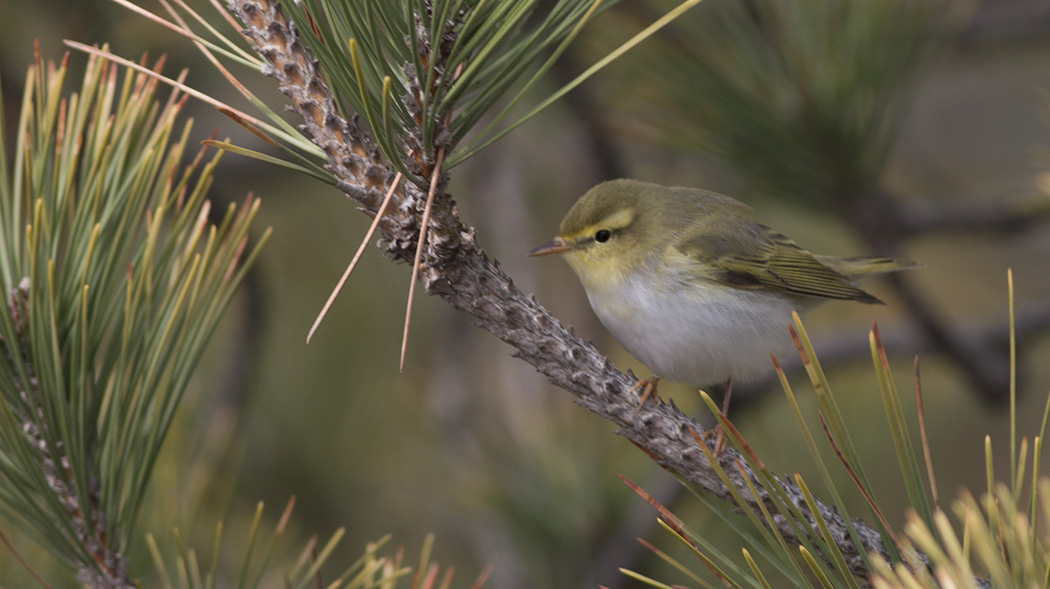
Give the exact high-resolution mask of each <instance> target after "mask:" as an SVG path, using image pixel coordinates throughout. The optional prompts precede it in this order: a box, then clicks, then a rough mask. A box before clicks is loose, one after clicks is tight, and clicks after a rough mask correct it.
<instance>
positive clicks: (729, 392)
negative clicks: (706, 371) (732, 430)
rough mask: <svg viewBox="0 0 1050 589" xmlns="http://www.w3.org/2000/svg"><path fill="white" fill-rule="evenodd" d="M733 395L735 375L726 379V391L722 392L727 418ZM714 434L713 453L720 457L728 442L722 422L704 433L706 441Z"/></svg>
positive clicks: (723, 414)
mask: <svg viewBox="0 0 1050 589" xmlns="http://www.w3.org/2000/svg"><path fill="white" fill-rule="evenodd" d="M732 396H733V377H729V378H727V379H726V386H725V392H724V393H723V394H722V417H725V418H727V419H728V417H729V398H730V397H732ZM712 435H713V436H714V437H715V443H714V448H712V453H713V454H714V455H715V458H718V457H719V456H721V455H722V452H724V451H725V449H726V442H727V440H726V432H725V429H724V428H723V427H722V424H721V423H719V424H718V425H716V426H715V429H713V430H710V431H708V432H707V433H706V434H704V441H705V442H706V441H707V439H708V438H709V437H711V436H712Z"/></svg>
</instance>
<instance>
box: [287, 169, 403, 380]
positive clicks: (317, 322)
mask: <svg viewBox="0 0 1050 589" xmlns="http://www.w3.org/2000/svg"><path fill="white" fill-rule="evenodd" d="M400 183H401V172H398V173H397V175H396V176H394V181H393V182H391V183H390V188H388V189H387V191H386V196H384V197H383V204H381V205H379V210H378V211H376V216H375V218H373V219H372V224H371V225H369V227H368V231H366V232H365V237H364V239H362V240H361V245H360V246H358V247H357V253H355V254H354V257H353V259H351V260H350V264H349V265H348V266H347V267H346V271H345V272H343V276H342V278H340V279H339V282H338V283H336V285H335V288H334V289H332V294H330V295H328V300H327V301H325V304H324V307H322V308H321V312H320V313H318V315H317V319H314V324H313V325H311V326H310V332H309V333H308V334H306V343H310V339H311V338H313V337H314V333H315V332H316V331H317V328H318V327H320V326H321V321H323V320H324V318H325V315H327V314H328V309H330V308H332V303H334V302H335V298H336V297H337V296H339V293H340V292H342V290H343V285H344V284H346V280H347V279H348V278H350V273H351V272H353V271H354V268H356V267H357V262H358V261H359V260H360V259H361V255H362V254H364V252H365V247H367V246H368V244H369V243H370V242H371V241H372V235H374V234H375V232H376V228H378V227H379V222H380V221H381V220H382V219H383V216H384V215H385V214H386V207H387V205H389V204H390V200H391V198H392V197H393V196H394V191H395V190H397V186H398V184H400ZM403 357H404V354H403V353H402V358H403ZM402 363H403V360H402Z"/></svg>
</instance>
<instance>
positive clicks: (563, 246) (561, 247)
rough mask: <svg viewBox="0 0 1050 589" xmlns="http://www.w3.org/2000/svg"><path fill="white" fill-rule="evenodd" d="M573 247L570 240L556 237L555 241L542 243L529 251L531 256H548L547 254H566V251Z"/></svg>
mask: <svg viewBox="0 0 1050 589" xmlns="http://www.w3.org/2000/svg"><path fill="white" fill-rule="evenodd" d="M570 249H572V246H571V245H570V244H569V242H567V241H565V240H564V239H562V238H561V237H555V238H554V241H551V242H550V243H547V244H544V245H541V246H540V247H538V248H536V249H534V250H532V251H531V252H529V256H530V257H536V256H546V255H547V254H564V253H565V252H567V251H569V250H570Z"/></svg>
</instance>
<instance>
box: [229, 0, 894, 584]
mask: <svg viewBox="0 0 1050 589" xmlns="http://www.w3.org/2000/svg"><path fill="white" fill-rule="evenodd" d="M230 10H231V11H232V12H233V13H234V14H235V15H236V16H237V17H238V18H239V19H240V20H241V21H242V22H243V23H244V24H245V26H246V30H245V33H246V34H247V35H248V36H249V37H250V38H251V39H253V40H254V42H255V43H256V44H257V46H258V50H259V52H260V54H261V55H263V57H264V58H265V59H266V60H267V61H268V62H269V64H270V68H269V69H268V70H267V72H266V73H267V74H269V75H270V76H271V77H273V78H275V79H276V80H277V81H278V83H279V84H280V87H281V91H282V92H283V93H284V94H285V95H286V96H288V97H289V98H290V99H291V101H292V109H293V110H294V111H296V112H298V113H299V115H300V116H302V117H303V120H304V125H303V129H304V130H305V131H307V132H308V133H309V134H310V135H311V136H312V137H313V140H314V141H315V142H316V143H317V145H319V146H320V147H322V149H324V150H325V152H326V153H327V154H328V156H329V162H328V164H327V167H328V169H329V170H330V171H331V172H332V173H334V174H336V175H337V176H338V178H339V187H340V189H341V190H343V192H344V193H346V194H347V196H350V197H351V198H353V199H355V200H357V201H358V202H359V203H361V205H362V206H363V207H364V208H365V210H366V211H369V212H374V211H375V210H376V209H377V207H378V205H379V202H380V199H381V198H382V196H383V194H382V190H380V188H381V186H382V184H384V183H385V182H388V181H389V180H390V179H391V178H392V176H393V171H394V170H393V167H392V166H391V165H389V164H384V163H383V162H382V161H380V160H379V158H378V156H377V155H376V154H377V150H376V149H375V148H374V147H373V145H372V141H371V140H370V139H369V138H367V137H366V136H365V135H364V134H363V133H362V131H361V129H360V128H359V127H358V126H357V125H356V124H355V122H354V121H353V120H349V121H348V120H346V119H345V118H343V117H342V116H341V115H340V113H339V112H338V110H337V109H336V107H335V104H336V103H335V100H334V99H333V96H332V92H331V90H330V87H329V85H328V83H327V82H326V80H325V79H324V78H323V77H322V75H321V74H320V72H319V70H318V67H317V63H316V62H315V60H314V59H313V57H311V55H310V53H309V52H308V51H307V49H306V47H305V46H304V44H303V43H302V42H301V41H300V39H299V36H298V33H297V30H296V28H295V25H293V24H292V23H291V22H289V21H288V20H287V19H286V18H285V17H284V15H283V13H282V11H281V8H280V6H279V5H278V4H276V3H274V2H271V1H270V0H235V1H234V2H233V3H232V4H231V6H230ZM424 171H426V170H424ZM446 183H447V176H446V175H442V177H441V180H440V181H439V186H438V187H437V188H438V190H437V194H436V197H435V199H434V205H433V210H432V213H431V216H430V222H429V226H428V240H427V243H426V247H425V248H424V250H423V256H422V266H421V271H420V274H419V277H420V280H421V282H422V284H423V286H424V287H425V289H426V292H427V293H429V294H432V295H437V296H439V297H441V298H442V299H444V300H445V301H446V302H448V303H449V304H450V305H452V306H453V307H454V308H456V309H458V310H461V311H465V312H467V313H469V314H470V315H471V316H472V317H474V318H475V320H476V322H477V323H478V325H480V326H481V327H483V328H484V329H486V330H487V331H489V332H490V333H492V334H493V335H495V336H497V337H499V338H500V339H501V340H503V341H505V342H507V343H509V344H510V345H512V346H514V348H515V350H516V352H515V356H517V357H519V358H521V359H522V360H524V361H526V362H528V363H529V364H531V365H532V366H534V367H535V368H536V369H537V370H538V371H539V372H541V373H543V374H544V375H546V376H547V377H548V378H549V379H550V381H551V382H552V383H554V384H555V385H557V386H559V387H561V388H564V389H565V390H567V391H569V392H570V393H572V394H573V395H574V396H575V400H576V402H577V403H578V404H580V405H582V406H584V407H586V408H587V409H589V410H591V411H592V412H594V413H597V414H598V415H600V416H602V417H604V418H606V419H608V420H610V421H612V422H614V423H616V424H617V425H618V426H620V428H621V430H620V432H619V433H620V434H621V435H623V436H625V437H626V438H628V439H629V440H631V441H632V442H634V443H635V444H637V445H638V446H639V447H640V448H642V449H643V450H645V451H646V452H647V453H648V454H650V455H651V456H652V457H653V459H654V460H655V461H656V462H657V463H658V464H660V465H661V466H663V467H664V468H666V469H668V470H670V471H671V472H673V473H675V474H676V475H678V476H680V477H682V478H683V479H685V480H686V481H688V482H689V483H692V484H694V485H696V486H697V487H699V488H700V489H702V490H704V491H706V492H708V493H710V494H712V495H713V496H716V497H719V498H722V499H726V500H729V499H730V498H731V495H730V493H729V490H728V489H727V488H726V487H725V486H724V485H723V484H722V483H721V481H720V480H719V478H718V477H717V475H716V474H715V472H714V471H713V469H712V468H711V465H710V464H709V463H708V461H707V460H706V459H705V457H704V454H703V452H702V451H701V450H700V448H699V447H698V446H697V442H696V441H695V440H694V438H693V435H692V434H691V433H690V430H695V431H696V432H701V433H702V432H703V431H704V429H703V428H702V427H701V426H700V425H699V424H698V423H697V422H695V421H694V420H693V419H692V418H690V417H688V416H686V415H684V414H683V413H682V412H681V411H679V410H678V409H677V408H676V407H674V406H673V405H667V404H657V403H647V404H646V405H644V406H643V407H641V408H638V403H639V399H640V397H639V395H638V394H637V391H636V390H635V389H634V384H635V379H634V378H633V377H632V376H630V375H628V374H624V373H623V372H620V371H619V370H617V369H616V368H615V367H614V366H613V365H612V364H611V363H610V361H609V360H608V358H606V357H605V356H604V355H602V354H601V353H600V352H599V351H598V350H597V349H595V348H594V346H593V345H591V344H589V343H588V342H586V341H584V340H582V339H581V338H580V337H579V336H577V335H576V334H575V333H574V332H573V331H572V329H571V328H567V327H566V326H564V325H562V323H561V322H560V321H558V320H557V319H556V318H554V317H553V316H552V315H551V314H550V312H549V311H548V310H547V309H545V308H544V307H542V306H541V305H540V304H539V303H537V302H536V300H535V299H534V298H533V297H531V296H528V295H526V294H524V293H522V292H521V291H520V290H519V289H518V288H517V287H516V286H515V285H514V283H513V281H512V280H511V279H510V277H509V276H507V274H506V273H505V272H503V270H502V268H501V267H500V266H499V264H498V263H497V262H495V261H494V260H491V259H489V258H488V256H487V255H486V254H485V252H484V251H483V250H482V249H481V248H480V247H479V246H478V245H477V243H476V241H475V239H474V230H473V229H472V228H469V227H467V226H465V225H464V224H463V223H462V221H461V220H460V219H459V217H458V214H457V212H456V207H455V203H454V202H453V200H452V199H451V197H450V195H449V194H448V193H447V192H446V191H445V185H446ZM395 198H396V199H397V202H396V204H397V206H395V207H392V208H393V212H392V213H390V214H389V215H388V216H387V218H386V219H384V221H383V223H382V224H381V225H380V230H381V231H382V232H383V234H384V239H385V240H386V242H387V252H388V254H389V255H390V256H391V257H392V258H393V259H394V260H397V261H401V262H411V260H412V258H413V256H414V253H415V252H414V246H415V244H416V240H417V239H418V234H419V223H420V221H419V219H420V218H421V214H422V208H423V205H422V203H423V201H424V200H425V194H424V193H423V192H422V189H421V188H419V187H417V186H415V185H413V184H410V183H408V184H407V185H405V183H403V188H402V189H401V190H400V192H399V193H397V194H396V196H395ZM737 456H738V455H737V454H736V453H735V452H734V451H732V450H727V451H726V452H724V453H723V454H722V455H721V458H720V462H722V463H723V464H727V465H729V464H733V467H732V468H727V469H726V470H727V472H731V473H734V474H733V475H732V477H731V479H730V480H731V482H732V483H733V484H734V486H736V487H737V488H740V489H746V487H747V485H746V484H745V482H744V479H743V478H741V477H743V476H748V477H750V478H751V479H752V481H754V482H755V483H754V484H756V485H757V478H756V477H755V476H754V474H753V473H751V472H749V471H746V470H745V471H743V473H744V474H740V473H739V472H738V469H737V468H736V466H735V464H736V458H737ZM782 484H783V486H784V488H785V489H786V490H787V491H788V493H789V495H790V497H791V500H792V501H793V502H794V503H795V505H796V506H797V507H798V509H799V510H800V511H801V512H802V513H805V514H807V517H808V518H812V515H809V511H808V509H807V507H806V504H805V501H804V499H803V496H802V493H801V491H800V490H799V489H798V488H797V487H796V486H794V485H793V484H790V483H787V482H783V481H782ZM758 488H759V493H758V494H759V497H758V498H757V499H756V498H755V497H752V496H751V495H750V494H749V493H747V492H746V491H745V492H744V493H743V494H744V496H745V497H747V498H748V501H751V502H757V501H761V502H765V503H766V504H767V505H769V506H771V505H772V503H771V502H770V499H769V497H768V495H767V494H766V491H765V490H763V489H762V488H761V487H758ZM756 505H757V503H756ZM817 506H818V509H819V511H820V512H821V515H822V516H823V518H824V519H825V520H826V521H827V522H828V525H829V527H830V528H831V530H832V535H833V536H834V537H835V538H836V544H838V545H839V547H840V549H841V550H842V553H843V554H844V555H845V557H846V559H847V561H848V563H849V565H850V569H851V571H852V572H853V573H854V574H856V575H859V576H866V575H867V574H868V571H867V569H866V568H865V566H864V564H863V559H862V557H861V553H860V552H859V551H860V550H863V551H866V552H876V553H881V554H887V553H888V552H887V550H886V547H885V546H884V545H883V544H882V540H881V538H880V537H879V534H878V533H876V532H875V531H874V530H873V529H872V528H870V527H869V526H867V525H866V524H864V523H862V522H859V521H858V522H854V525H855V526H856V528H857V530H858V531H859V533H860V536H861V541H862V543H863V546H861V547H857V546H854V545H853V543H852V542H851V541H850V540H849V535H848V532H847V528H846V525H845V522H844V521H843V519H842V518H841V517H840V516H839V514H838V513H837V512H836V511H835V509H834V508H832V507H830V506H828V505H827V504H824V503H818V504H817ZM776 521H777V525H778V528H780V531H781V533H783V534H784V535H785V536H786V537H789V538H794V537H795V535H794V533H793V532H792V528H791V526H790V525H789V524H788V523H787V522H786V520H785V519H784V518H783V517H778V518H777V520H776Z"/></svg>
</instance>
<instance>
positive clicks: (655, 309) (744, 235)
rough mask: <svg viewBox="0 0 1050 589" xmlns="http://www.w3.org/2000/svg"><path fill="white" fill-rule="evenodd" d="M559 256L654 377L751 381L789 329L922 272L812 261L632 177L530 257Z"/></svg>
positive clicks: (745, 221)
mask: <svg viewBox="0 0 1050 589" xmlns="http://www.w3.org/2000/svg"><path fill="white" fill-rule="evenodd" d="M546 254H563V255H564V256H565V258H566V260H568V262H569V265H570V266H572V269H573V270H574V271H575V272H576V275H577V276H579V278H580V281H581V282H582V283H583V287H584V288H585V289H586V290H587V297H588V299H590V303H591V307H592V308H593V309H594V312H595V313H596V314H597V315H598V318H599V319H601V321H602V323H604V324H605V326H606V327H607V328H608V329H609V331H610V332H612V334H613V336H614V337H616V339H617V341H619V342H620V344H622V345H623V347H624V348H626V349H627V351H628V352H630V353H631V354H632V355H633V356H634V357H635V358H637V359H638V360H640V361H642V362H644V363H645V365H646V366H648V367H649V369H650V370H652V371H653V374H654V376H656V377H658V378H667V379H670V380H674V381H679V382H684V383H687V384H691V385H695V386H707V385H715V384H721V383H725V382H731V381H736V382H739V381H744V380H747V379H749V378H754V377H756V376H760V375H762V374H764V373H766V372H767V371H768V369H769V368H770V367H771V363H770V359H769V354H770V353H776V354H782V353H786V352H790V351H791V350H793V349H794V348H793V345H792V344H791V339H790V334H789V332H788V329H787V324H788V323H789V322H790V320H791V311H792V310H797V311H799V312H800V313H801V312H803V311H806V310H808V309H811V308H813V307H815V306H817V305H819V304H820V303H822V302H824V301H827V300H830V299H840V300H847V301H860V302H862V303H882V301H880V300H879V299H878V298H876V297H875V296H873V295H871V294H869V293H867V292H865V291H863V290H861V289H860V288H858V287H857V286H856V285H855V284H854V279H855V278H856V277H859V276H863V275H866V274H874V273H878V272H889V271H894V270H900V269H903V268H909V267H913V266H915V264H913V263H911V262H906V261H903V260H897V259H893V258H872V257H849V258H842V257H834V256H821V255H816V254H812V253H810V252H808V251H806V250H804V249H802V248H801V247H799V246H798V245H796V244H795V242H794V241H792V240H790V239H788V238H787V237H785V236H783V235H781V234H780V233H777V232H776V231H773V230H772V229H770V228H768V227H766V226H764V225H760V224H759V223H757V222H755V221H754V220H753V219H752V209H751V207H749V206H747V205H745V204H744V203H741V202H739V201H737V200H734V199H732V198H729V197H728V196H723V195H721V194H717V193H714V192H709V191H706V190H697V189H694V188H681V187H669V186H660V185H658V184H648V183H645V182H637V181H634V180H613V181H610V182H604V183H602V184H599V185H597V186H595V187H594V188H592V189H591V190H590V191H589V192H587V194H584V195H583V196H582V197H581V198H580V199H579V200H578V201H577V202H576V204H575V205H573V207H572V209H571V210H569V213H568V214H567V215H566V216H565V219H564V220H563V221H562V222H561V232H560V234H559V235H558V237H556V238H554V240H553V241H551V242H550V243H548V244H546V245H543V246H540V247H538V248H536V249H535V250H533V251H532V252H531V253H530V254H529V255H532V256H541V255H546Z"/></svg>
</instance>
